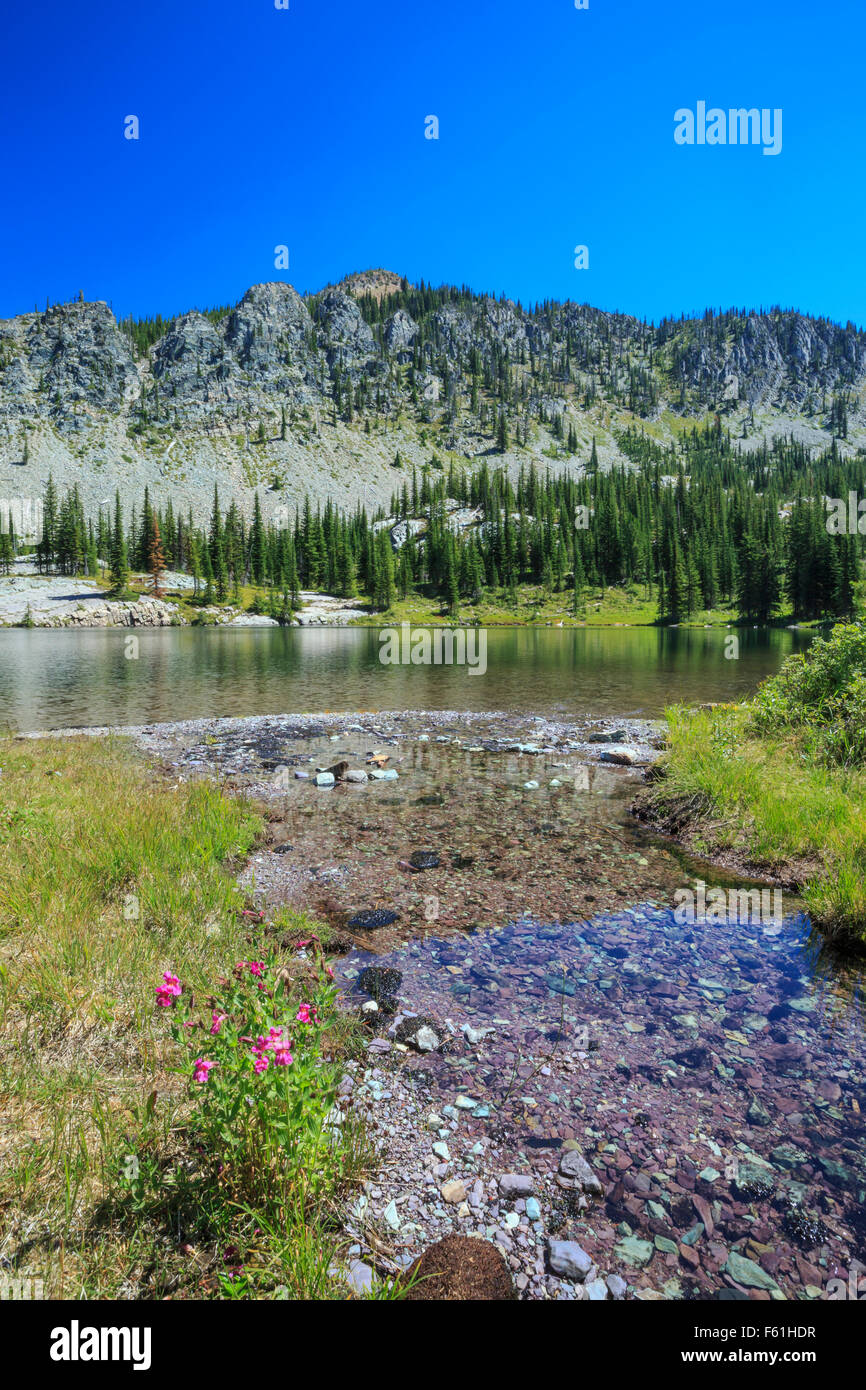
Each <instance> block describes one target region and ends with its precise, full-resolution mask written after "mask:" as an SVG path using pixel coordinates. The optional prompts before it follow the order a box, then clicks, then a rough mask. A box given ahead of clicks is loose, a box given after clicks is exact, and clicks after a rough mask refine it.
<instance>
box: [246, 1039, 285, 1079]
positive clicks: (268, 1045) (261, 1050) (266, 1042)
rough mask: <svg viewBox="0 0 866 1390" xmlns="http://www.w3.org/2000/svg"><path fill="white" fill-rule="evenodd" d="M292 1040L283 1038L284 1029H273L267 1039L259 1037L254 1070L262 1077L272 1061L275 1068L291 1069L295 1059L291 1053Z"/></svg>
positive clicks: (254, 1051) (255, 1048)
mask: <svg viewBox="0 0 866 1390" xmlns="http://www.w3.org/2000/svg"><path fill="white" fill-rule="evenodd" d="M291 1046H292V1044H291V1040H290V1039H289V1038H284V1037H283V1029H282V1028H271V1029H270V1030H269V1032H268V1036H267V1037H259V1038H258V1039H257V1040H256V1045H255V1047H254V1048H253V1056H254V1057H255V1059H256V1060H255V1064H254V1066H253V1070H254V1071H255V1073H256V1075H258V1076H260V1075H261V1073H262V1072H263V1071H267V1069H268V1066H269V1065H270V1062H271V1059H273V1063H274V1066H275V1067H290V1066H291V1065H292V1062H293V1061H294V1058H293V1056H292V1053H291Z"/></svg>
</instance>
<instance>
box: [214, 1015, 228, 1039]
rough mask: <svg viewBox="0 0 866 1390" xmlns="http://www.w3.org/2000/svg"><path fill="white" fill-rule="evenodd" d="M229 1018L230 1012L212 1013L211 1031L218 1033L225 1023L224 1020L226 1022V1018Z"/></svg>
mask: <svg viewBox="0 0 866 1390" xmlns="http://www.w3.org/2000/svg"><path fill="white" fill-rule="evenodd" d="M227 1018H228V1014H212V1015H211V1019H212V1022H211V1027H210V1030H211V1033H213V1034H216V1033H218V1032H219V1030H220V1029H221V1028H222V1026H223V1024H224V1022H225V1020H226V1019H227Z"/></svg>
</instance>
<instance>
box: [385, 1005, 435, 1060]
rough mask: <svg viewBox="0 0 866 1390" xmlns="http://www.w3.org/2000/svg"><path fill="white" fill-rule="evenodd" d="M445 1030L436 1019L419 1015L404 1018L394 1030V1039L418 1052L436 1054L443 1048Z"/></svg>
mask: <svg viewBox="0 0 866 1390" xmlns="http://www.w3.org/2000/svg"><path fill="white" fill-rule="evenodd" d="M442 1034H443V1029H442V1027H441V1025H440V1024H439V1023H438V1022H437V1020H436V1019H435V1018H430V1017H428V1016H427V1015H426V1014H418V1015H416V1017H414V1018H404V1019H402V1020H401V1021H400V1023H398V1024H397V1027H396V1028H395V1029H394V1038H395V1040H396V1041H397V1042H399V1043H403V1044H404V1045H405V1046H407V1047H414V1049H415V1051H416V1052H435V1051H437V1049H438V1048H440V1047H441V1046H442Z"/></svg>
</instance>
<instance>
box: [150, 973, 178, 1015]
mask: <svg viewBox="0 0 866 1390" xmlns="http://www.w3.org/2000/svg"><path fill="white" fill-rule="evenodd" d="M162 978H163V981H164V983H163V984H161V985H157V987H156V1002H157V1004H160V1005H161V1006H162V1008H164V1009H167V1008H168V1007H169V1005H170V1004H171V1001H172V999H176V998H177V997H178V995H179V994H180V993H181V987H180V980H179V979H178V978H177V976H176V975H171V974H170V973H169V972H168V971H167V970H166V971H165V972H164V974H163V977H162Z"/></svg>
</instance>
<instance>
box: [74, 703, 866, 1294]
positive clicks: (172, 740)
mask: <svg viewBox="0 0 866 1390" xmlns="http://www.w3.org/2000/svg"><path fill="white" fill-rule="evenodd" d="M93 732H99V731H93ZM133 732H134V733H135V736H136V738H137V739H138V740H139V742H140V743H141V744H142V746H143V747H145V748H146V749H147V750H148V752H149V753H150V754H151V755H152V756H153V757H154V758H155V759H156V760H157V762H158V764H159V765H160V766H161V767H162V768H163V770H164V771H165V772H166V773H170V774H171V775H172V776H174V777H182V778H191V777H200V776H204V777H210V776H218V777H219V779H220V781H221V783H222V784H223V785H224V786H226V787H228V788H229V789H236V790H239V791H241V790H243V791H249V792H251V793H253V794H254V795H256V796H257V797H259V798H261V799H262V800H264V802H265V803H266V805H267V807H268V814H269V816H270V821H269V827H268V835H267V842H266V844H265V845H263V846H262V847H261V848H260V849H259V850H258V852H257V853H256V854H255V855H254V857H253V858H252V860H251V861H250V863H249V864H248V866H247V868H246V869H245V871H244V875H243V882H244V883H245V885H246V887H247V888H248V891H249V892H250V894H251V895H252V896H253V897H254V898H255V899H257V900H258V901H259V902H260V903H261V905H262V906H263V907H264V906H267V907H269V908H273V907H274V906H277V905H279V904H281V903H285V904H287V905H290V906H299V907H300V906H302V907H304V908H307V909H309V910H311V911H313V912H314V913H316V914H318V915H319V916H321V917H324V918H326V919H327V920H329V921H330V922H331V923H332V925H334V926H335V927H336V928H337V929H338V931H339V933H340V935H341V936H342V937H343V938H344V940H345V942H346V944H347V947H348V949H347V951H346V953H345V955H344V956H343V957H342V958H341V959H340V960H339V962H338V963H337V967H336V968H337V978H338V981H339V983H340V984H341V986H342V988H343V991H344V994H343V1002H344V1006H345V1007H346V1008H348V1009H351V1010H353V1011H356V1012H357V1013H358V1015H359V1017H360V1018H361V1020H362V1022H363V1025H364V1027H365V1029H366V1030H367V1032H368V1043H367V1047H366V1056H365V1060H364V1062H363V1063H352V1064H350V1065H348V1066H347V1068H346V1072H345V1076H344V1078H343V1082H342V1085H341V1095H340V1102H339V1107H340V1108H339V1111H338V1113H337V1114H336V1115H335V1116H334V1120H335V1122H336V1123H345V1120H346V1117H347V1116H349V1115H350V1113H351V1112H352V1111H353V1110H354V1111H358V1112H360V1113H363V1114H364V1115H365V1116H366V1117H367V1120H368V1124H369V1129H370V1132H371V1134H372V1136H373V1138H374V1141H375V1143H376V1145H377V1150H378V1166H377V1170H376V1172H375V1173H373V1174H372V1175H371V1177H370V1179H369V1181H368V1182H367V1183H366V1185H365V1189H364V1191H363V1192H361V1193H360V1194H359V1195H358V1196H357V1197H356V1198H355V1199H353V1201H352V1203H351V1205H350V1207H349V1208H348V1209H347V1211H346V1217H345V1222H346V1236H347V1242H348V1256H347V1262H346V1266H345V1278H346V1279H347V1281H348V1282H349V1283H350V1284H353V1285H354V1286H355V1287H359V1288H360V1287H363V1286H365V1285H366V1284H368V1283H369V1282H370V1281H371V1280H372V1278H373V1277H374V1276H375V1275H376V1274H378V1275H380V1276H388V1275H393V1274H395V1273H398V1272H399V1271H401V1270H404V1269H406V1268H408V1267H409V1266H410V1265H411V1264H412V1261H413V1260H414V1259H415V1258H416V1257H417V1256H418V1255H419V1254H420V1253H421V1252H422V1251H423V1250H425V1249H426V1248H427V1247H428V1246H429V1245H430V1244H431V1242H432V1241H435V1240H437V1239H439V1238H440V1237H442V1236H446V1235H451V1234H461V1235H480V1236H483V1237H485V1238H486V1239H488V1240H490V1241H493V1242H494V1243H495V1244H496V1245H498V1246H499V1248H500V1249H501V1250H502V1251H503V1253H504V1256H505V1259H506V1261H507V1263H508V1266H509V1268H510V1271H511V1273H512V1276H513V1280H514V1284H515V1288H516V1290H517V1291H518V1293H519V1294H520V1296H521V1297H524V1298H530V1299H539V1298H553V1299H559V1300H561V1299H568V1300H574V1299H580V1300H584V1299H589V1300H600V1299H608V1298H616V1299H619V1298H623V1297H625V1298H631V1297H636V1298H639V1299H644V1300H645V1299H692V1298H695V1299H708V1298H719V1297H724V1298H743V1299H778V1300H781V1299H805V1300H810V1299H818V1298H826V1297H828V1295H829V1294H830V1293H831V1292H832V1291H833V1289H834V1288H836V1289H838V1288H839V1287H840V1285H841V1286H843V1287H850V1279H851V1276H852V1273H853V1275H854V1276H855V1278H856V1277H857V1276H858V1275H859V1274H860V1273H861V1272H862V1273H866V1221H864V1217H863V1198H864V1195H866V1161H864V1125H863V1110H864V1108H866V1037H864V1030H863V980H862V977H861V976H859V975H858V974H857V972H856V971H855V970H854V969H853V968H852V967H847V968H846V967H845V966H843V965H841V964H839V963H834V962H833V961H831V960H830V959H828V958H827V957H826V956H823V955H821V954H820V953H819V951H818V949H817V946H816V944H815V943H814V941H813V938H812V934H811V932H810V929H809V924H808V922H807V921H806V920H805V919H804V918H803V917H802V916H801V915H800V914H799V913H798V912H797V904H796V903H795V902H793V901H792V900H788V899H786V901H785V907H786V911H785V915H784V917H783V919H782V920H781V921H779V920H776V919H775V918H771V919H769V920H758V921H753V920H751V917H750V916H749V914H748V913H747V912H741V911H739V910H734V911H732V912H730V913H728V915H727V918H726V920H723V921H714V922H710V923H707V922H701V921H692V922H683V921H680V920H678V914H677V913H675V911H674V903H675V897H674V895H675V894H676V893H677V891H678V890H682V889H684V888H688V887H689V886H692V885H693V884H694V881H695V878H696V876H698V875H700V876H701V877H702V878H703V879H705V880H706V881H707V885H708V888H709V887H710V886H711V885H712V884H716V885H718V886H722V887H726V886H728V887H729V886H730V884H729V883H728V882H727V881H726V880H725V879H724V877H723V876H721V875H718V874H717V875H713V873H712V871H710V870H708V869H706V868H704V869H701V867H700V866H698V865H696V864H693V863H690V862H689V861H687V860H685V859H684V858H683V857H682V855H681V854H679V853H678V852H675V851H674V850H673V849H672V847H671V846H670V845H669V844H668V843H667V842H665V841H663V840H661V839H659V838H657V837H655V836H653V835H652V834H651V833H650V832H649V831H647V830H646V828H645V827H643V826H641V825H640V824H638V823H637V822H636V821H635V820H634V819H633V818H632V817H631V816H630V815H629V811H628V808H629V806H630V804H631V801H632V799H633V796H634V792H635V790H636V788H637V786H638V785H639V782H640V778H641V775H642V774H641V768H642V767H645V766H646V765H647V764H648V763H649V762H650V761H651V760H652V759H653V758H654V757H655V750H654V745H658V743H659V741H660V734H661V728H660V726H658V725H655V724H652V723H649V722H642V721H629V722H627V723H625V724H624V725H622V726H620V727H617V726H616V724H614V723H611V722H610V721H608V722H606V723H605V722H604V721H597V720H596V721H586V722H584V723H582V724H562V723H556V722H554V721H548V720H543V719H537V718H534V719H533V718H526V717H520V716H514V715H506V714H501V713H500V714H496V713H491V714H484V715H465V714H457V713H449V712H445V713H442V712H440V713H436V714H430V713H424V712H412V711H406V712H403V713H399V714H366V715H364V714H360V715H359V714H353V715H330V714H320V715H309V716H289V717H283V718H274V719H269V718H260V719H249V720H221V721H191V722H189V723H186V724H175V725H154V726H148V727H147V728H140V729H137V730H135V731H133ZM679 915H680V916H681V914H679ZM834 1280H836V1281H840V1283H839V1284H836V1285H834V1284H833V1283H832V1281H834ZM836 1296H839V1295H838V1293H837V1295H836Z"/></svg>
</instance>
